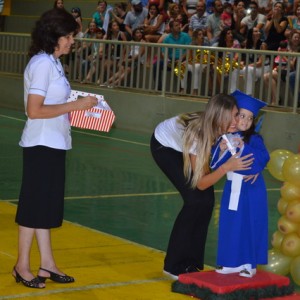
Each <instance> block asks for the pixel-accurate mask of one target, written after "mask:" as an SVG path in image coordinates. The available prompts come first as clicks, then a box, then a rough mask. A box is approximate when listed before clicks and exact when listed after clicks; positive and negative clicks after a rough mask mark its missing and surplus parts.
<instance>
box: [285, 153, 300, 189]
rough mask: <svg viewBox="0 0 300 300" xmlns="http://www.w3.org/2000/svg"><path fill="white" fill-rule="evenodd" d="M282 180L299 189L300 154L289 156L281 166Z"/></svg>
mask: <svg viewBox="0 0 300 300" xmlns="http://www.w3.org/2000/svg"><path fill="white" fill-rule="evenodd" d="M282 174H283V177H284V180H285V181H287V182H290V183H292V184H294V185H295V186H298V187H300V154H294V155H291V156H289V157H288V158H287V159H286V160H285V161H284V164H283V167H282Z"/></svg>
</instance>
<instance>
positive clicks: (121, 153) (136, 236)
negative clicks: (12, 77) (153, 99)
mask: <svg viewBox="0 0 300 300" xmlns="http://www.w3.org/2000/svg"><path fill="white" fill-rule="evenodd" d="M24 120H25V117H24V114H23V113H22V112H17V111H12V110H8V109H3V108H0V136H1V140H0V157H1V165H0V182H1V189H0V228H1V230H0V241H1V242H0V299H36V300H39V299H43V300H44V299H51V300H52V299H54V300H57V299H64V300H65V299H112V300H114V299H158V300H160V299H183V300H184V299H188V298H187V296H184V295H180V294H175V293H172V292H171V291H170V286H171V281H170V280H168V279H166V278H165V277H163V275H162V265H163V258H164V251H165V249H166V246H167V242H168V237H169V234H170V231H171V228H172V224H173V221H174V219H175V217H176V215H177V212H178V211H179V209H180V207H181V200H180V197H179V195H178V193H177V192H176V190H175V189H174V188H173V186H172V185H171V184H170V183H169V182H168V180H167V179H166V178H165V177H164V176H163V175H162V174H161V172H160V170H159V169H158V168H157V166H156V165H155V164H154V162H153V160H152V158H151V155H150V152H149V139H150V134H143V133H139V132H132V131H125V130H120V129H115V128H113V129H112V130H111V131H110V132H109V133H103V132H95V131H84V130H80V129H75V128H73V130H72V136H73V149H72V150H71V151H69V152H68V156H67V157H68V158H67V182H66V199H65V222H64V225H63V226H62V228H60V229H56V230H53V235H52V237H53V246H54V255H55V257H56V260H57V264H58V266H59V267H60V268H61V269H62V270H63V271H64V272H66V273H67V274H70V275H72V276H74V277H75V278H76V282H75V283H74V284H70V285H60V284H57V283H54V282H50V281H47V287H46V289H42V290H38V289H28V288H25V287H24V286H23V285H21V284H16V283H15V281H14V279H13V277H12V276H11V270H12V267H13V265H14V263H15V261H16V255H17V226H16V224H15V223H14V215H15V210H16V204H17V198H18V192H19V186H20V180H21V148H20V147H19V146H18V141H19V138H20V135H21V132H22V129H23V126H24ZM265 179H266V182H267V188H268V194H269V219H270V220H269V235H270V238H271V236H272V234H273V232H274V231H276V227H277V221H278V218H279V214H278V212H277V209H276V204H277V201H278V200H279V198H280V193H279V189H280V186H281V182H278V181H277V180H276V179H274V178H273V177H271V176H270V174H269V173H268V172H267V171H265ZM222 186H223V183H222V182H220V183H218V184H217V185H216V187H215V190H216V200H217V201H216V207H215V211H214V214H213V218H212V220H211V224H210V228H209V237H208V241H207V250H206V263H207V265H208V268H209V266H214V265H215V251H216V240H217V229H218V213H219V199H220V195H221V192H222V189H221V188H222ZM269 240H270V239H269ZM270 248H271V247H270ZM32 266H33V270H34V271H37V270H38V267H39V257H38V254H37V249H36V246H35V247H34V250H33V252H32Z"/></svg>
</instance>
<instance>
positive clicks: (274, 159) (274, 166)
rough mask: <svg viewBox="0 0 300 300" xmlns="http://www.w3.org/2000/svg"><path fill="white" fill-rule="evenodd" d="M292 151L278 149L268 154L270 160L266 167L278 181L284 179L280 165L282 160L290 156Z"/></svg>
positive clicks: (281, 165)
mask: <svg viewBox="0 0 300 300" xmlns="http://www.w3.org/2000/svg"><path fill="white" fill-rule="evenodd" d="M292 154H293V153H292V152H291V151H288V150H283V149H278V150H275V151H273V152H271V154H270V161H269V162H268V164H267V168H268V170H269V172H270V173H271V175H272V176H273V177H275V178H276V179H278V180H280V181H284V177H283V174H282V167H283V163H284V161H285V160H286V159H287V158H288V157H290V156H291V155H292Z"/></svg>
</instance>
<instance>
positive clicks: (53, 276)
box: [37, 268, 75, 283]
mask: <svg viewBox="0 0 300 300" xmlns="http://www.w3.org/2000/svg"><path fill="white" fill-rule="evenodd" d="M40 270H42V271H45V272H48V273H49V274H50V277H44V276H39V275H38V276H37V277H38V279H39V281H40V282H43V283H44V282H45V281H46V280H47V279H51V280H52V281H55V282H58V283H71V282H74V281H75V279H74V278H73V277H71V276H68V275H59V274H57V273H54V272H51V271H49V270H46V269H43V268H40Z"/></svg>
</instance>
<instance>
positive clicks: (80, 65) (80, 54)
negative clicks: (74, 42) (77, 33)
mask: <svg viewBox="0 0 300 300" xmlns="http://www.w3.org/2000/svg"><path fill="white" fill-rule="evenodd" d="M98 29H99V30H100V28H97V25H96V23H95V22H93V21H91V22H90V23H89V25H88V28H87V30H86V33H85V34H84V36H83V38H87V39H94V38H96V34H97V31H98ZM93 51H94V49H93V43H92V42H91V41H86V40H83V41H82V42H80V44H79V47H78V48H77V49H76V55H77V60H76V62H77V63H76V74H77V76H78V78H79V79H80V80H81V79H82V78H84V77H85V74H86V73H87V72H88V69H89V67H90V58H91V57H90V55H91V53H92V52H93ZM77 76H76V77H77Z"/></svg>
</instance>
